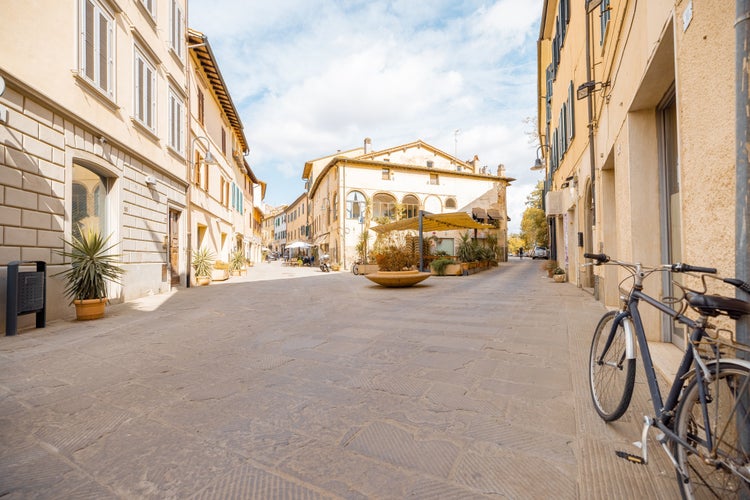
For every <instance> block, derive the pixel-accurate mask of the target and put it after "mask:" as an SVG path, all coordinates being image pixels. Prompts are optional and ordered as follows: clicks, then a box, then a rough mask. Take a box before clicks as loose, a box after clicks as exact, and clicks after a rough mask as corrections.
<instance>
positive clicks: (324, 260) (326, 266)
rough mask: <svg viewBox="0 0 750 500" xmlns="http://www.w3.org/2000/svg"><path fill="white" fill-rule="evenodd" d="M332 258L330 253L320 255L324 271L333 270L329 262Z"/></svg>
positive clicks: (321, 266)
mask: <svg viewBox="0 0 750 500" xmlns="http://www.w3.org/2000/svg"><path fill="white" fill-rule="evenodd" d="M330 260H331V258H330V257H329V256H328V254H323V255H321V256H320V270H321V271H323V272H324V273H329V272H331V265H330V264H329V263H328V262H329V261H330Z"/></svg>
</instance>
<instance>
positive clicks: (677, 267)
mask: <svg viewBox="0 0 750 500" xmlns="http://www.w3.org/2000/svg"><path fill="white" fill-rule="evenodd" d="M583 256H584V257H585V258H587V259H593V260H595V261H596V262H595V263H594V265H597V266H599V265H601V264H604V263H606V262H609V261H610V260H611V258H610V257H609V255H607V254H603V253H584V254H583ZM618 264H624V263H621V262H618ZM664 268H668V269H669V270H670V271H672V272H674V273H705V274H716V268H714V267H701V266H691V265H690V264H682V263H677V264H669V265H667V266H664ZM725 281H726V280H725ZM738 281H739V280H738ZM727 283H732V282H731V281H727ZM740 283H743V284H745V285H746V286H748V287H750V284H747V283H744V282H740ZM732 284H733V285H735V286H736V287H738V288H742V286H741V285H738V284H735V283H732ZM742 289H743V290H745V289H744V288H742ZM745 291H747V290H745Z"/></svg>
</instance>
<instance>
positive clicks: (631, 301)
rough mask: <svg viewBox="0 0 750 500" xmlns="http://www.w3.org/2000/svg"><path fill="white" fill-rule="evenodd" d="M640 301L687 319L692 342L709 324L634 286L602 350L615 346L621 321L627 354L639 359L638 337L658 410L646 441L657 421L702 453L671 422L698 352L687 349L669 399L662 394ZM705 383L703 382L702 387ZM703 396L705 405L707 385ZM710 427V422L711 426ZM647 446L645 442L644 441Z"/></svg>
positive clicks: (700, 373) (710, 440) (698, 374)
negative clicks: (636, 350)
mask: <svg viewBox="0 0 750 500" xmlns="http://www.w3.org/2000/svg"><path fill="white" fill-rule="evenodd" d="M640 301H644V302H646V303H648V304H650V305H652V306H653V307H655V308H656V309H658V310H659V311H661V312H663V313H664V314H666V315H668V316H670V317H671V318H674V319H676V320H677V321H679V322H680V323H683V324H685V325H687V326H688V327H689V328H690V332H691V333H690V342H691V344H692V343H694V342H699V341H700V340H701V339H702V338H703V337H704V336H705V335H706V331H705V327H704V326H703V325H702V324H701V323H699V322H697V321H694V320H692V319H690V318H688V317H687V316H685V315H683V314H680V313H679V312H677V311H675V310H674V309H672V308H671V307H669V306H667V305H664V304H662V303H661V302H659V301H657V300H656V299H654V298H652V297H650V296H648V295H646V294H645V293H643V292H642V291H641V289H640V287H636V288H634V289H633V291H632V292H631V293H630V297H629V298H628V302H627V307H626V308H625V309H624V310H623V311H622V312H620V313H619V314H618V315H617V316H616V317H615V319H614V321H613V322H612V328H611V330H610V334H609V338H608V339H607V343H606V345H605V348H604V350H603V352H602V357H603V355H604V354H605V353H606V352H607V350H608V349H609V347H610V346H611V343H612V340H613V339H614V336H615V334H616V332H617V328H618V326H619V325H621V324H622V325H623V329H624V331H625V338H626V358H625V359H635V356H636V353H635V349H634V345H635V343H634V341H633V339H632V337H633V335H635V337H636V339H637V342H638V347H639V348H640V351H641V359H642V361H643V368H644V369H645V371H646V380H647V382H648V387H649V391H650V393H651V401H652V402H653V407H654V412H655V414H656V419H655V421H651V420H650V419H648V417H647V418H646V422H647V426H646V427H645V428H644V433H643V434H644V436H643V441H645V435H646V431H647V430H648V426H650V425H656V427H657V428H658V429H659V430H660V431H662V432H663V433H664V434H665V435H668V436H669V439H670V440H671V441H674V442H677V443H679V444H680V445H681V446H683V447H685V448H688V449H690V450H691V451H693V452H694V453H698V450H697V449H696V448H695V447H694V446H693V445H691V444H690V443H688V442H686V441H684V440H682V439H681V438H680V437H679V436H677V435H676V434H675V433H674V432H673V431H672V429H671V427H670V426H669V419H670V418H671V417H673V416H674V410H675V408H676V407H677V404H678V402H679V398H680V394H681V391H682V389H683V387H684V386H685V384H686V383H687V378H686V377H685V375H686V374H687V373H688V372H689V371H690V370H691V366H692V364H693V362H694V361H695V355H694V353H693V350H692V349H687V350H686V351H685V355H684V356H683V358H682V362H681V363H680V366H679V368H678V369H677V373H676V375H675V379H674V381H673V382H672V386H671V388H670V391H669V394H668V395H667V399H666V402H665V401H664V399H663V398H662V394H661V390H660V389H659V382H658V379H657V376H656V370H655V368H654V364H653V360H652V358H651V351H650V350H649V347H648V342H647V340H646V334H645V331H644V329H643V321H642V320H641V315H640V311H639V310H638V304H639V302H640ZM695 372H696V377H698V378H699V381H700V380H702V378H703V370H702V369H698V370H695ZM702 386H703V384H699V387H702ZM699 394H700V400H701V403H702V404H703V405H704V408H705V401H706V395H705V392H704V390H703V389H700V392H699ZM703 418H704V420H705V422H706V423H708V421H709V417H708V415H706V414H705V413H704V415H703ZM707 428H708V426H707ZM659 441H660V442H661V443H662V445H664V440H663V438H660V439H659ZM707 441H708V442H707V447H708V448H709V449H711V448H712V447H713V438H712V436H711V434H710V433H708V435H707ZM644 446H645V443H644ZM665 450H666V451H667V454H668V455H669V457H670V459H671V460H672V462H673V464H674V465H675V467H678V464H677V461H676V460H675V459H674V456H672V453H671V452H670V451H669V450H668V449H667V448H666V447H665ZM647 460H648V459H647V453H645V449H644V461H645V462H647Z"/></svg>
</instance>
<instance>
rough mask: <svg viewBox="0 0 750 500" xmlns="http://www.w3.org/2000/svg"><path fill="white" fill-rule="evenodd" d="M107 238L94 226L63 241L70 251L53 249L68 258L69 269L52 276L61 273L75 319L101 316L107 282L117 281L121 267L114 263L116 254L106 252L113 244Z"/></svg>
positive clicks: (105, 298) (117, 258) (117, 256)
mask: <svg viewBox="0 0 750 500" xmlns="http://www.w3.org/2000/svg"><path fill="white" fill-rule="evenodd" d="M109 238H110V236H107V237H106V238H105V237H103V236H102V235H101V233H100V232H99V231H96V230H94V229H87V230H84V229H82V230H81V231H80V234H79V235H74V236H73V237H72V238H71V241H65V240H63V241H64V242H65V244H66V245H67V246H68V247H70V250H62V251H58V252H57V253H58V254H60V255H61V256H62V257H63V258H65V259H70V269H66V270H65V271H61V272H59V273H57V274H55V275H54V276H62V277H63V278H64V279H65V281H66V282H67V284H66V286H65V295H66V296H67V297H69V298H70V303H71V304H74V305H75V306H76V317H77V318H78V319H79V320H88V319H98V318H101V317H103V316H104V307H105V305H106V304H107V302H108V299H107V282H110V283H116V284H120V278H121V276H122V274H123V272H124V270H123V269H122V268H121V267H120V265H119V264H118V262H119V258H120V256H119V255H118V254H112V253H110V250H112V248H114V247H115V246H116V244H114V245H109V244H108V243H109Z"/></svg>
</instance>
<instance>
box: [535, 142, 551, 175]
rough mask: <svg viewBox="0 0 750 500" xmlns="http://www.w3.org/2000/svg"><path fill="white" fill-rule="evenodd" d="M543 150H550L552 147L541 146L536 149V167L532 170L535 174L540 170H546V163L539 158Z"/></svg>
mask: <svg viewBox="0 0 750 500" xmlns="http://www.w3.org/2000/svg"><path fill="white" fill-rule="evenodd" d="M542 148H547V150H549V149H550V147H549V146H547V145H546V144H542V145H541V146H539V147H538V148H536V160H534V165H533V166H532V167H531V168H530V170H533V171H535V172H536V171H538V170H544V162H543V161H542V159H541V158H540V157H539V151H541V150H542Z"/></svg>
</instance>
